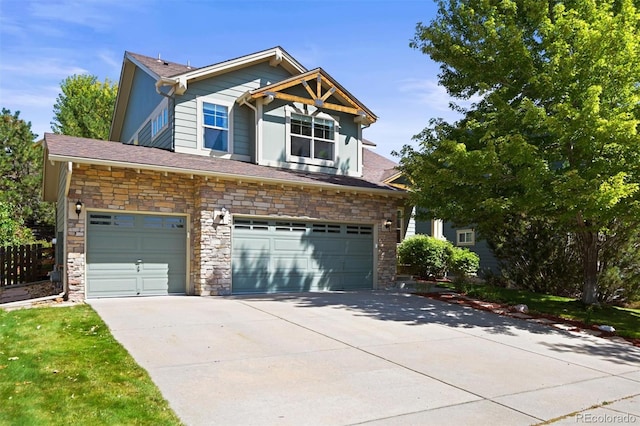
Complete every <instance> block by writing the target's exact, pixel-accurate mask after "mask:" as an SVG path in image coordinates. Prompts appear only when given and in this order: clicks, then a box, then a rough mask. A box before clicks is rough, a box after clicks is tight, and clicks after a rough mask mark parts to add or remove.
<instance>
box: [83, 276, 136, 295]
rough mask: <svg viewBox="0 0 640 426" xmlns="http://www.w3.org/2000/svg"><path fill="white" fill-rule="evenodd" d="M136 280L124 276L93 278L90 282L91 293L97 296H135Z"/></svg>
mask: <svg viewBox="0 0 640 426" xmlns="http://www.w3.org/2000/svg"><path fill="white" fill-rule="evenodd" d="M136 283H137V280H136V278H127V277H124V276H115V277H109V278H94V279H93V280H92V281H91V293H92V294H94V295H96V296H98V295H103V296H104V295H111V296H116V295H122V296H135V295H136Z"/></svg>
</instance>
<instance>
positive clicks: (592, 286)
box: [582, 232, 598, 305]
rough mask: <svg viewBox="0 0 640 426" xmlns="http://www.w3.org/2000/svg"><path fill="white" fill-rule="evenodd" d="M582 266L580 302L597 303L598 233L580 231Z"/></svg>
mask: <svg viewBox="0 0 640 426" xmlns="http://www.w3.org/2000/svg"><path fill="white" fill-rule="evenodd" d="M582 267H583V270H584V283H583V286H582V303H584V304H585V305H593V304H595V303H598V233H597V232H583V233H582Z"/></svg>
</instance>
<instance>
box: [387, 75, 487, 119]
mask: <svg viewBox="0 0 640 426" xmlns="http://www.w3.org/2000/svg"><path fill="white" fill-rule="evenodd" d="M398 90H399V91H400V92H401V93H405V94H408V98H409V100H413V101H415V102H417V103H420V104H423V105H428V106H429V108H430V109H432V110H434V111H439V112H448V113H449V114H447V115H451V113H453V111H451V109H450V108H449V104H450V103H451V102H453V103H455V104H456V105H459V106H462V107H470V106H471V104H473V103H474V102H478V101H479V100H480V97H478V96H473V97H472V98H471V99H455V98H453V97H452V96H451V95H449V94H448V93H447V90H446V89H445V88H444V87H442V86H440V85H439V84H438V83H437V81H436V80H433V79H417V78H408V79H404V80H401V81H400V82H399V83H398ZM454 114H456V115H457V113H454Z"/></svg>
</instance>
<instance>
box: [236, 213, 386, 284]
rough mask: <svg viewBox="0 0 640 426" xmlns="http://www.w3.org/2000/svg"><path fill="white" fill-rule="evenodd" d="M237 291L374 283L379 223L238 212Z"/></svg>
mask: <svg viewBox="0 0 640 426" xmlns="http://www.w3.org/2000/svg"><path fill="white" fill-rule="evenodd" d="M232 245H233V247H232V259H231V264H232V286H233V287H232V290H233V293H236V294H239V293H276V292H301V291H321V290H357V289H371V288H373V227H372V226H371V225H347V224H333V223H305V222H293V221H269V220H256V219H245V218H236V219H235V220H234V224H233V241H232Z"/></svg>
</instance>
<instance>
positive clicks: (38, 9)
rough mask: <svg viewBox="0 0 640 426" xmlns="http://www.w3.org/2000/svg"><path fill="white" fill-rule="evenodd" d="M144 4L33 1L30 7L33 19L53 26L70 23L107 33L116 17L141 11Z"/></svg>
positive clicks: (110, 0) (101, 0) (91, 0)
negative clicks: (128, 12)
mask: <svg viewBox="0 0 640 426" xmlns="http://www.w3.org/2000/svg"><path fill="white" fill-rule="evenodd" d="M141 3H142V2H135V1H113V0H59V1H54V2H52V1H33V2H32V3H31V4H30V5H29V6H30V7H29V12H30V14H31V16H32V17H34V18H36V19H40V20H44V21H51V22H52V24H55V25H59V24H60V23H70V24H75V25H81V26H84V27H89V28H93V29H95V30H99V31H106V30H109V29H111V28H112V24H113V19H114V16H117V15H118V14H120V13H125V11H126V10H136V9H140V6H142V4H141Z"/></svg>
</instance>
